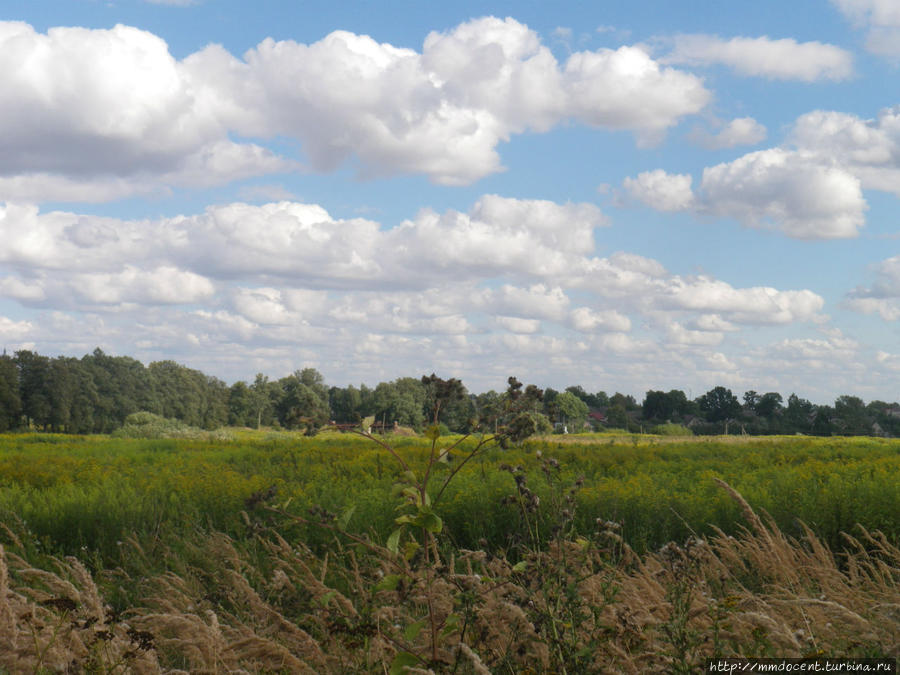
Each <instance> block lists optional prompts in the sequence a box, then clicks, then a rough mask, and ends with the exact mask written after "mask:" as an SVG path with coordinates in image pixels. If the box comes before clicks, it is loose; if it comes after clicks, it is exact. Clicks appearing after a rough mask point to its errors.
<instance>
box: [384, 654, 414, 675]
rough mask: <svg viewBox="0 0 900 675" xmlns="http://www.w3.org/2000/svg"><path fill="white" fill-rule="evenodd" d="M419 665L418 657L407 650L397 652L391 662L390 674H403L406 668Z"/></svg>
mask: <svg viewBox="0 0 900 675" xmlns="http://www.w3.org/2000/svg"><path fill="white" fill-rule="evenodd" d="M417 665H419V658H418V657H417V656H416V655H415V654H410V653H409V652H397V656H395V657H394V660H393V661H392V662H391V675H403V673H405V672H406V669H407V668H411V667H412V666H417Z"/></svg>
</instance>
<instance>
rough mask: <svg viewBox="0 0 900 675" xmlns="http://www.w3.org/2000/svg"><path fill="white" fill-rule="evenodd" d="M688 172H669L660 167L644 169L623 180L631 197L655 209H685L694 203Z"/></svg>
mask: <svg viewBox="0 0 900 675" xmlns="http://www.w3.org/2000/svg"><path fill="white" fill-rule="evenodd" d="M692 180H693V178H691V176H690V175H689V174H670V173H666V172H665V171H663V170H662V169H656V170H654V171H644V172H642V173H639V174H638V175H637V177H636V178H626V179H625V180H624V181H623V185H624V187H625V190H627V191H628V194H629V195H630V196H631V197H632V199H636V200H638V201H640V202H643V203H644V204H646V205H647V206H649V207H650V208H653V209H656V210H657V211H686V210H688V209H690V208H691V207H692V206H693V204H694V193H693V191H692V190H691V182H692Z"/></svg>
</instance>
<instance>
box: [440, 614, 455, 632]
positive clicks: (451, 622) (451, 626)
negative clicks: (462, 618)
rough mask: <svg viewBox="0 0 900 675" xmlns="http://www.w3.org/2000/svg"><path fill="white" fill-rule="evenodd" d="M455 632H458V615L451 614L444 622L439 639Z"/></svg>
mask: <svg viewBox="0 0 900 675" xmlns="http://www.w3.org/2000/svg"><path fill="white" fill-rule="evenodd" d="M457 630H459V614H451V615H450V616H448V617H447V620H446V621H445V622H444V627H443V628H442V629H441V637H447V636H448V635H450V634H451V633H454V632H456V631H457Z"/></svg>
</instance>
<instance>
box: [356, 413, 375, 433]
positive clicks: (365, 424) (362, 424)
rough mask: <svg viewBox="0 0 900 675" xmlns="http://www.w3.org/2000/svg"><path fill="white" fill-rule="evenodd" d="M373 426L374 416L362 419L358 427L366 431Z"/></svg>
mask: <svg viewBox="0 0 900 675" xmlns="http://www.w3.org/2000/svg"><path fill="white" fill-rule="evenodd" d="M373 424H375V415H369V416H368V417H365V418H363V421H362V422H360V423H359V426H360V427H362V430H363V431H368V430H369V427H371V426H372V425H373Z"/></svg>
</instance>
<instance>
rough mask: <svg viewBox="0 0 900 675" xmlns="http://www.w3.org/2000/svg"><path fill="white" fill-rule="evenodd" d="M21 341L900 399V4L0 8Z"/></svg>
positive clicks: (234, 363)
mask: <svg viewBox="0 0 900 675" xmlns="http://www.w3.org/2000/svg"><path fill="white" fill-rule="evenodd" d="M0 91H2V92H3V94H2V96H0V346H2V348H4V349H5V350H6V351H7V353H13V352H15V351H16V350H20V349H31V350H35V351H38V352H39V353H41V354H45V355H49V356H56V355H72V356H81V355H83V354H85V353H89V352H91V351H93V350H94V348H96V347H100V348H101V349H103V350H104V351H106V352H107V353H110V354H116V355H126V356H132V357H134V358H137V359H139V360H141V361H142V362H144V363H150V362H152V361H158V360H164V359H172V360H175V361H178V362H179V363H183V364H185V365H188V366H190V367H193V368H197V369H200V370H202V371H204V372H205V373H207V374H209V375H214V376H217V377H219V378H221V379H223V380H225V381H226V382H229V383H231V382H234V381H237V380H252V378H253V376H254V374H255V373H257V372H263V373H265V374H267V375H269V376H271V377H281V376H283V375H286V374H288V373H290V372H293V371H294V370H297V369H299V368H304V367H314V368H317V369H318V370H319V371H320V372H321V373H322V374H323V375H324V377H325V380H326V382H327V383H329V384H334V385H341V386H343V385H346V384H350V383H353V384H357V385H358V384H359V383H366V384H368V385H370V386H373V385H374V384H377V383H378V382H380V381H384V380H393V379H396V378H397V377H401V376H419V375H422V374H426V373H431V372H436V373H437V374H439V375H441V376H443V377H458V378H461V379H462V380H463V382H464V383H465V384H466V385H467V386H468V388H469V389H470V390H471V391H485V390H487V389H498V390H499V389H502V388H504V387H505V382H506V378H507V377H508V376H509V375H515V376H517V377H518V378H519V379H520V380H523V381H527V382H534V383H536V384H538V385H539V386H552V387H554V388H558V389H559V388H564V387H566V386H570V385H576V384H578V385H581V386H583V387H584V388H585V389H586V390H587V391H591V392H596V391H599V390H604V391H607V392H609V393H612V392H614V391H620V392H623V393H627V394H633V395H634V396H635V397H636V398H637V399H638V400H639V401H640V400H642V398H643V394H644V393H645V392H646V391H648V390H651V389H653V390H657V389H662V390H669V389H676V388H677V389H682V390H684V391H685V392H686V393H688V394H689V396H690V397H691V398H695V397H697V396H699V395H701V394H702V393H704V392H705V391H707V390H709V389H711V388H712V387H714V386H719V385H722V386H726V387H728V388H730V389H732V390H733V391H734V392H735V393H736V394H740V393H742V392H745V391H747V390H751V389H752V390H756V391H759V392H767V391H777V392H780V393H782V394H783V395H784V396H785V397H787V395H788V394H790V393H796V394H797V395H799V396H801V397H804V398H808V399H810V400H812V401H813V402H817V403H830V402H832V401H833V400H834V399H835V398H836V397H837V396H839V395H842V394H853V395H856V396H860V397H862V398H863V399H865V400H866V401H869V400H874V399H881V400H886V401H896V400H898V399H900V209H898V206H900V201H898V199H900V1H898V0H830V1H829V0H795V1H793V2H784V1H783V0H778V1H773V0H758V1H757V2H754V3H723V2H721V0H693V1H692V2H680V3H673V2H671V1H670V0H628V1H627V2H626V1H615V0H611V1H608V2H602V3H601V2H572V1H568V2H567V1H560V2H554V3H546V2H538V1H536V0H517V1H516V2H501V1H496V2H457V3H431V2H424V1H421V0H420V1H412V0H403V1H401V0H381V1H379V2H362V1H357V2H333V0H332V1H329V2H322V1H320V0H308V1H307V0H302V1H301V0H260V1H259V2H255V3H248V2H244V1H243V0H109V1H101V0H33V1H31V2H27V3H3V4H2V5H0Z"/></svg>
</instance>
